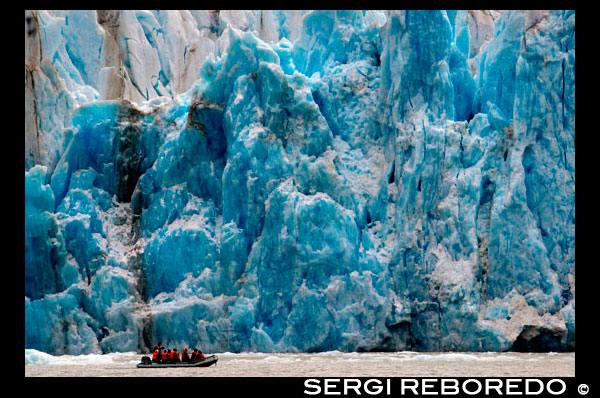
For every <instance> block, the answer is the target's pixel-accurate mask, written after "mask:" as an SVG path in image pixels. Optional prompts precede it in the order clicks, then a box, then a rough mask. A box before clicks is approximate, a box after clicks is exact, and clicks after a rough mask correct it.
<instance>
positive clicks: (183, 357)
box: [181, 348, 190, 362]
mask: <svg viewBox="0 0 600 398" xmlns="http://www.w3.org/2000/svg"><path fill="white" fill-rule="evenodd" d="M189 361H190V355H189V354H188V349H187V348H184V349H183V351H181V362H189Z"/></svg>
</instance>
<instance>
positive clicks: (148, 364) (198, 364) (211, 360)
mask: <svg viewBox="0 0 600 398" xmlns="http://www.w3.org/2000/svg"><path fill="white" fill-rule="evenodd" d="M218 360H219V357H217V356H216V355H210V356H206V357H204V359H202V360H200V361H195V362H175V363H156V362H152V360H151V359H150V357H142V362H140V363H138V364H137V367H138V368H206V367H208V366H211V365H213V364H216V363H217V361H218Z"/></svg>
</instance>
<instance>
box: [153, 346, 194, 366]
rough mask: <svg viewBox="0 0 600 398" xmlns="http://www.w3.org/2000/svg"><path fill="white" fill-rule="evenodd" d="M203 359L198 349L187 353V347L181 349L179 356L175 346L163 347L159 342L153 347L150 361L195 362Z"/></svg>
mask: <svg viewBox="0 0 600 398" xmlns="http://www.w3.org/2000/svg"><path fill="white" fill-rule="evenodd" d="M203 359H204V354H203V353H202V351H200V350H196V349H195V348H194V350H193V351H192V353H191V354H190V353H188V349H187V348H184V349H183V351H181V357H180V356H179V352H178V351H177V348H173V349H171V350H169V349H167V348H164V347H163V346H162V345H161V343H160V342H159V343H158V345H157V346H156V347H154V352H153V354H152V362H155V363H177V362H190V363H191V362H196V361H201V360H203Z"/></svg>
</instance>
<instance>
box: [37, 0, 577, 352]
mask: <svg viewBox="0 0 600 398" xmlns="http://www.w3.org/2000/svg"><path fill="white" fill-rule="evenodd" d="M157 341H162V342H163V344H166V345H167V346H169V347H171V346H177V347H184V346H187V347H198V348H201V349H202V350H203V351H205V352H248V351H250V352H320V351H331V350H337V351H403V350H414V351H507V350H517V351H573V350H574V349H575V12H574V11H561V10H551V11H541V10H540V11H503V12H501V11H481V10H469V11H466V10H427V11H414V10H409V11H374V10H369V11H349V10H343V11H340V10H338V11H335V10H328V11H325V10H315V11H301V10H292V11H281V10H268V11H251V10H246V11H242V10H225V11H207V10H199V11H198V10H191V11H174V10H168V11H156V10H152V11H143V10H138V11H133V10H126V11H115V10H103V11H83V10H75V11H44V10H27V11H25V348H26V351H27V350H38V351H42V352H45V353H50V354H53V355H63V354H68V355H78V354H98V353H109V352H147V351H148V350H149V349H150V348H151V347H152V346H153V345H154V344H155V343H156V342H157Z"/></svg>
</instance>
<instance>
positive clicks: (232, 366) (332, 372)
mask: <svg viewBox="0 0 600 398" xmlns="http://www.w3.org/2000/svg"><path fill="white" fill-rule="evenodd" d="M216 355H218V357H219V361H218V362H217V364H216V365H213V366H211V367H208V368H166V369H138V368H136V364H137V363H139V362H140V358H141V355H140V354H137V353H134V352H130V353H113V354H105V355H98V354H90V355H78V356H73V355H64V356H52V355H48V354H45V353H42V352H39V351H35V350H25V376H26V377H29V376H31V377H34V376H69V377H96V376H99V377H106V376H111V377H114V376H125V377H155V376H174V377H204V376H209V377H221V376H223V377H229V376H242V377H248V376H249V377H262V376H270V377H279V376H299V377H328V376H332V377H406V376H412V377H419V376H422V377H426V376H438V377H492V376H496V377H513V376H518V377H572V376H575V353H542V354H539V353H513V352H509V353H507V352H503V353H497V352H487V353H471V352H469V353H418V352H407V351H403V352H393V353H347V352H338V351H330V352H324V353H317V354H279V353H276V354H274V353H240V354H234V353H217V354H216Z"/></svg>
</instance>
